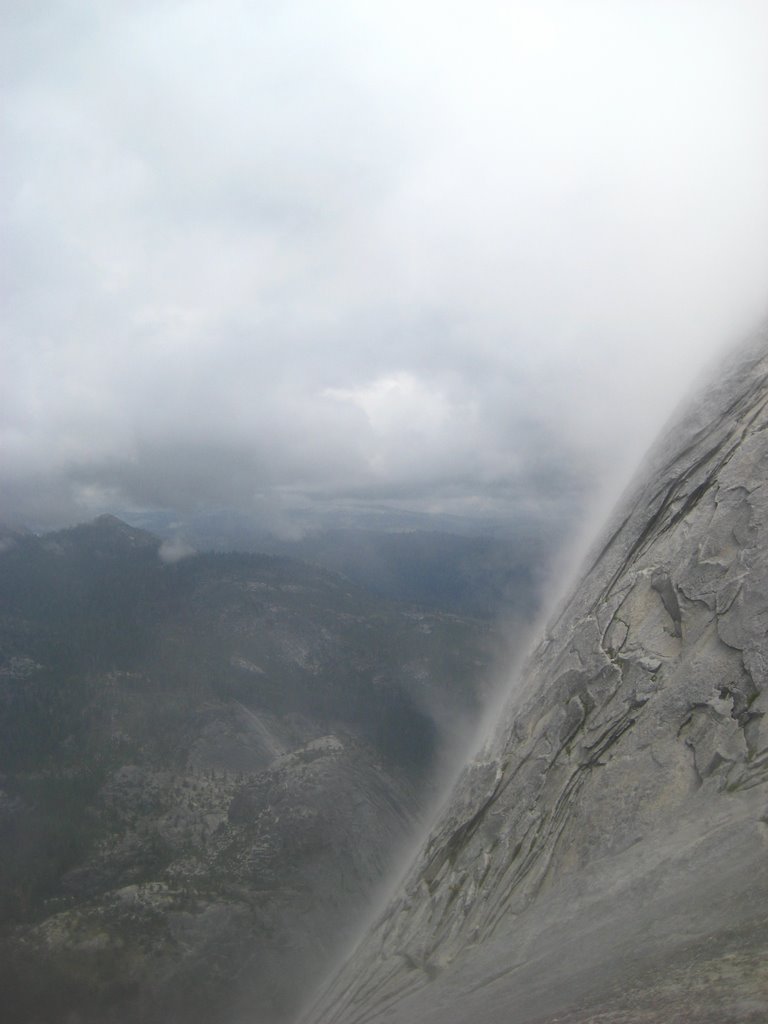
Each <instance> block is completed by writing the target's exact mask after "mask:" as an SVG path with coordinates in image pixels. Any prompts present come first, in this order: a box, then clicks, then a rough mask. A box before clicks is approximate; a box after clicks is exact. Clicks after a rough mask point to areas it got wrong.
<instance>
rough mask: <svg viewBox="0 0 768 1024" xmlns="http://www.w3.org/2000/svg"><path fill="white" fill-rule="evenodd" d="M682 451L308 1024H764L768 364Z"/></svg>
mask: <svg viewBox="0 0 768 1024" xmlns="http://www.w3.org/2000/svg"><path fill="white" fill-rule="evenodd" d="M766 341H767V340H766V337H762V338H761V339H758V340H757V342H753V343H752V344H750V345H749V346H748V347H746V348H744V349H742V350H741V351H740V352H739V353H738V355H737V356H736V357H735V358H734V359H732V361H731V363H730V364H729V365H728V366H726V367H725V368H724V370H723V372H722V373H721V375H720V377H719V379H718V380H717V382H716V383H715V384H714V385H713V386H711V387H710V388H709V389H708V390H706V391H705V392H704V393H703V394H701V395H700V396H699V398H698V400H697V401H696V402H695V403H694V404H693V405H692V407H691V408H690V410H689V411H688V413H687V415H686V416H685V417H684V418H683V419H682V420H681V421H679V422H678V423H677V424H676V425H675V426H674V427H673V428H672V429H671V430H669V432H668V433H667V434H666V436H665V437H664V438H663V440H662V443H661V444H660V445H658V446H657V448H656V449H655V451H654V452H653V453H652V454H651V457H650V458H649V460H648V462H647V464H646V466H645V467H644V469H643V471H642V472H641V474H640V479H639V483H638V484H637V485H636V486H635V487H634V489H633V491H632V492H631V493H630V495H629V496H628V497H627V498H626V500H625V501H624V503H623V505H622V507H621V508H620V509H619V511H618V513H617V514H616V516H615V518H614V521H613V522H612V523H611V524H610V525H609V528H608V529H607V531H606V533H605V535H604V536H603V538H602V539H601V542H600V544H599V545H598V546H597V548H596V550H595V551H594V552H593V555H592V559H591V566H590V567H589V568H588V570H587V571H586V574H585V575H584V578H583V579H582V580H581V582H580V583H579V584H578V586H577V587H576V589H575V590H574V592H573V594H572V596H571V598H570V600H569V601H568V603H567V604H566V605H565V606H564V607H563V609H562V611H561V612H560V614H559V616H558V617H557V618H556V619H555V621H554V622H553V623H552V624H551V626H550V628H549V630H548V632H547V635H546V637H545V639H544V640H543V641H542V643H541V644H540V645H539V647H538V648H537V649H536V650H535V651H534V652H533V654H532V656H531V657H530V659H529V661H528V664H527V667H526V668H525V670H524V672H523V674H522V679H521V681H520V683H519V685H516V686H515V692H514V694H513V696H512V697H511V698H510V700H509V702H508V704H507V707H506V708H505V710H504V712H503V714H502V715H501V717H500V721H499V726H498V728H497V730H496V734H495V735H494V736H493V737H492V738H491V739H490V740H489V741H488V743H487V744H486V746H485V747H484V749H483V750H481V752H480V753H479V754H478V755H477V756H476V758H475V759H474V760H473V761H472V762H471V763H470V764H469V765H468V767H467V768H466V770H465V772H464V774H463V776H462V778H461V779H460V781H459V784H458V786H457V788H456V790H455V792H454V794H453V796H452V798H451V800H450V801H449V803H448V805H447V808H446V810H445V811H444V813H443V815H442V817H441V819H440V820H439V822H438V824H437V825H436V827H435V828H434V829H433V831H432V833H431V835H430V836H429V837H428V839H427V841H426V843H425V844H424V846H423V848H422V850H421V852H420V853H419V855H418V857H417V859H416V862H415V864H414V866H413V868H412V870H411V872H410V874H409V875H408V877H407V878H406V880H405V882H404V884H403V885H402V888H401V890H400V893H399V895H398V896H397V898H396V899H395V900H394V902H392V903H391V904H390V906H389V907H388V909H387V910H386V911H385V912H384V914H383V916H382V917H381V918H380V919H379V920H378V922H377V923H376V924H375V925H374V927H373V928H372V930H371V932H370V933H369V934H368V936H367V938H366V939H365V940H364V941H363V943H362V944H361V946H360V947H359V948H358V950H357V951H356V953H355V954H354V955H353V957H352V959H351V961H350V962H349V963H348V964H347V966H346V967H345V968H344V969H343V970H342V972H341V973H340V975H339V976H338V977H337V978H336V979H335V980H334V981H333V982H332V983H331V985H330V986H329V987H328V989H327V990H326V991H325V993H324V994H323V995H322V996H321V997H320V999H319V1001H318V1003H317V1005H316V1006H315V1007H314V1009H313V1010H312V1011H310V1012H309V1014H308V1016H307V1020H308V1021H311V1022H312V1024H331V1022H333V1024H353V1022H354V1024H362V1022H366V1024H369V1022H370V1024H374V1022H378V1021H385V1020H386V1021H387V1022H388V1024H414V1022H416V1021H419V1022H422V1024H429V1022H437V1021H439V1022H440V1024H459V1022H462V1024H464V1022H466V1021H473V1020H474V1021H482V1022H483V1024H497V1022H498V1024H501V1022H502V1021H503V1022H504V1024H534V1022H536V1024H544V1022H552V1024H554V1021H558V1022H560V1024H563V1022H568V1024H586V1022H592V1024H598V1022H599V1024H637V1022H643V1024H662V1022H664V1024H668V1022H672V1021H679V1022H682V1021H686V1022H688V1021H691V1022H693V1021H695V1022H697V1024H702V1022H704V1024H707V1022H711V1024H715V1022H716V1024H729V1022H733V1024H736V1022H740V1024H745V1022H755V1024H757V1022H758V1021H764V1020H766V1019H768V719H767V718H766V711H768V688H766V677H767V673H768V637H767V631H768V429H767V428H768V410H767V409H766V405H767V403H768V354H767V350H768V344H767V343H766Z"/></svg>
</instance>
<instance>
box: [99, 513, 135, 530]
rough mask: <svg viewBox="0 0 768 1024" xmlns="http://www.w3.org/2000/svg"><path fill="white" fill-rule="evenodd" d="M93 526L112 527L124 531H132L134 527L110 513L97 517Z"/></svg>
mask: <svg viewBox="0 0 768 1024" xmlns="http://www.w3.org/2000/svg"><path fill="white" fill-rule="evenodd" d="M91 525H93V526H112V527H116V528H119V529H122V530H132V529H133V527H132V526H130V525H129V524H128V523H126V522H124V521H123V520H122V519H118V517H117V516H113V515H112V514H111V513H110V512H105V513H104V515H101V516H96V518H95V519H94V520H93V523H92V524H91Z"/></svg>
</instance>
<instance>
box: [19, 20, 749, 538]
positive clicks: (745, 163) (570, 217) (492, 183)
mask: <svg viewBox="0 0 768 1024" xmlns="http://www.w3.org/2000/svg"><path fill="white" fill-rule="evenodd" d="M2 10H3V15H4V22H5V29H6V31H5V32H4V41H3V43H2V47H3V53H4V68H5V70H4V73H3V81H2V91H3V106H4V115H3V134H4V145H3V149H4V153H5V161H4V169H3V187H2V197H3V198H2V214H0V216H2V225H3V235H4V239H5V251H6V254H7V277H6V281H7V290H6V293H5V311H4V323H5V338H6V342H5V345H4V359H3V364H4V372H3V375H2V384H1V385H0V388H2V391H1V392H0V394H1V395H2V407H1V411H0V436H1V437H2V449H3V452H4V454H3V458H2V462H1V463H0V491H1V492H2V498H1V499H0V521H6V522H10V523H25V524H27V525H33V526H35V527H40V528H45V527H49V526H50V527H52V526H58V525H64V524H67V523H71V522H75V521H78V520H82V519H86V518H89V517H91V516H92V515H95V514H97V513H99V512H102V511H105V510H111V511H118V512H123V513H126V512H128V511H130V510H131V509H134V510H138V511H143V512H147V511H152V510H158V509H173V510H178V511H179V512H180V513H182V514H186V513H194V512H200V511H204V510H206V509H211V508H227V509H232V510H235V511H237V512H238V513H239V514H242V515H245V516H252V517H253V519H254V521H257V522H259V523H260V524H262V525H264V526H265V527H275V526H279V524H280V523H281V522H282V521H283V520H284V518H285V516H286V514H287V513H288V512H289V511H290V510H291V509H296V508H302V509H305V510H309V511H308V512H307V514H310V513H311V512H312V511H313V510H316V511H317V514H318V516H319V517H320V518H321V517H322V513H323V510H325V512H326V513H327V512H328V510H329V509H330V510H332V509H339V510H344V509H345V508H350V509H353V508H355V507H357V506H360V505H363V506H366V505H381V506H382V507H386V508H396V509H404V510H412V511H414V512H423V513H433V514H440V515H450V514H455V515H458V516H462V517H469V518H471V517H475V516H480V517H482V516H485V517H501V518H503V517H504V516H505V515H511V514H513V513H514V512H516V511H517V512H520V513H521V514H524V515H526V516H529V517H535V516H536V515H537V514H541V515H547V516H554V517H557V516H558V515H561V516H563V517H567V516H571V517H573V516H575V515H576V513H575V511H574V510H575V509H578V508H580V507H582V506H583V505H585V504H586V503H587V502H588V499H589V496H590V495H591V494H592V493H594V492H597V491H600V490H601V489H604V488H606V487H607V486H608V485H609V484H610V483H611V481H615V480H620V479H625V478H626V477H627V476H628V475H629V473H630V472H631V470H632V468H633V467H634V465H635V463H636V461H637V459H638V457H639V455H640V453H641V452H642V450H643V448H644V447H645V446H646V445H647V444H648V442H649V441H650V440H651V439H652V437H653V436H654V434H655V433H656V432H657V431H658V429H659V427H660V426H661V424H662V422H663V420H664V419H666V417H667V416H668V415H669V413H670V412H671V410H672V409H673V407H674V405H675V403H676V402H677V401H678V400H679V398H680V397H681V396H682V395H683V394H684V393H685V392H686V391H687V390H688V388H689V387H690V385H691V384H692V383H693V380H694V378H695V377H696V375H697V374H698V372H699V371H700V370H701V369H702V367H703V366H704V365H705V363H707V362H708V361H709V360H711V359H712V358H713V357H714V355H715V353H716V352H717V351H718V350H720V349H721V348H723V347H724V346H726V345H727V344H728V343H730V342H735V341H738V340H739V339H740V337H741V336H742V335H743V334H744V333H745V332H748V331H749V330H750V329H752V328H753V327H755V326H756V325H757V324H758V322H759V321H760V320H761V319H762V318H763V316H764V314H765V312H766V302H765V296H766V280H767V279H768V275H767V274H766V270H768V174H766V169H767V168H768V160H766V157H767V156H768V138H767V136H768V109H767V108H768V101H767V100H766V97H768V60H767V59H766V58H768V10H766V8H765V5H764V4H762V3H760V2H757V0H756V2H750V0H742V2H739V3H725V2H717V0H712V2H706V3H701V2H698V3H692V2H682V3H680V4H675V5H669V4H665V3H661V2H650V3H644V4H642V5H638V4H634V3H631V2H629V0H626V2H621V0H619V2H614V3H605V2H597V0H580V2H577V3H573V2H571V3H565V2H555V0H544V2H537V3H533V2H511V3H505V4H500V3H490V2H481V3H479V4H473V5H471V6H470V5H469V4H468V3H465V2H458V3H455V4H449V5H444V4H441V5H439V4H436V3H433V2H431V0H425V2H422V3H416V4H404V3H400V2H399V0H397V2H389V3H387V4H383V3H380V2H378V0H376V2H373V3H371V4H366V5H359V4H358V5H355V4H352V3H351V2H345V0H327V2H325V3H323V4H311V3H307V2H287V3H283V4H280V5H277V4H272V3H259V4H248V3H245V2H239V0H224V2H223V3H219V4H216V5H215V6H214V5H212V4H211V3H209V2H185V3H181V2H177V0H165V2H160V3H144V2H139V3H137V2H130V3H129V2H121V0H115V2H105V3H102V4H99V5H98V7H97V8H95V7H94V6H93V5H91V4H88V3H85V2H78V0H50V2H43V3H40V4H29V5H17V4H3V5H2Z"/></svg>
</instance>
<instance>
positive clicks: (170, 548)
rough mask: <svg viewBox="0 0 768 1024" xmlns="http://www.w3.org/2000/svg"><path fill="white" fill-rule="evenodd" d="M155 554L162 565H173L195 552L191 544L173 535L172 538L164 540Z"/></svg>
mask: <svg viewBox="0 0 768 1024" xmlns="http://www.w3.org/2000/svg"><path fill="white" fill-rule="evenodd" d="M157 554H158V556H159V558H160V561H161V562H162V563H163V564H164V565H174V564H175V563H176V562H181V561H182V559H184V558H190V557H191V556H192V555H194V554H196V552H195V549H194V548H193V547H192V545H191V544H187V542H186V541H185V540H182V538H181V537H174V538H173V539H172V540H164V541H163V543H162V544H161V545H160V547H159V549H158V552H157Z"/></svg>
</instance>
